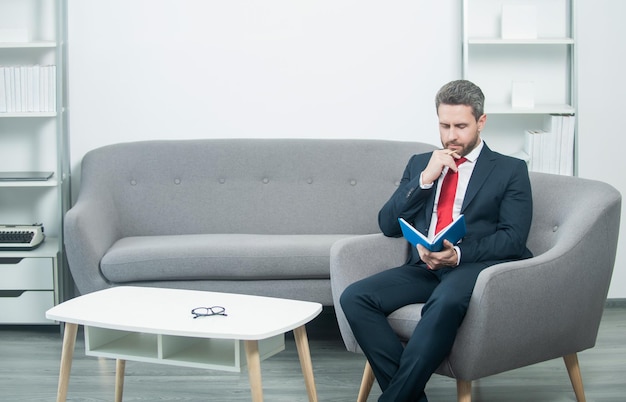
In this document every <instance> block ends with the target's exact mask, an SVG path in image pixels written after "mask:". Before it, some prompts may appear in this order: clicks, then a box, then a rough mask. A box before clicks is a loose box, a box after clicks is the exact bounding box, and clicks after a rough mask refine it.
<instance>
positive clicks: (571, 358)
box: [563, 353, 586, 402]
mask: <svg viewBox="0 0 626 402" xmlns="http://www.w3.org/2000/svg"><path fill="white" fill-rule="evenodd" d="M563 360H564V361H565V367H567V373H568V374H569V379H570V381H571V382H572V386H573V387H574V394H576V400H577V401H578V402H585V401H586V399H585V390H584V388H583V377H582V375H581V374H580V366H579V365H578V355H577V354H576V353H572V354H571V355H567V356H563Z"/></svg>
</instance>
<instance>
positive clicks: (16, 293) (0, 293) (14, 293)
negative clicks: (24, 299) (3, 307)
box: [0, 290, 26, 298]
mask: <svg viewBox="0 0 626 402" xmlns="http://www.w3.org/2000/svg"><path fill="white" fill-rule="evenodd" d="M25 292H26V291H25V290H0V298H3V297H20V296H21V295H23V294H24V293H25Z"/></svg>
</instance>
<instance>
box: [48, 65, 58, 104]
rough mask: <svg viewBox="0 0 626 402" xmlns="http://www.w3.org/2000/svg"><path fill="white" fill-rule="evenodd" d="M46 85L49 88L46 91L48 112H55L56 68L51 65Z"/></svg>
mask: <svg viewBox="0 0 626 402" xmlns="http://www.w3.org/2000/svg"><path fill="white" fill-rule="evenodd" d="M48 74H49V77H48V85H49V86H50V87H49V89H48V111H49V112H56V110H57V109H56V102H57V80H56V78H57V66H55V65H51V66H49V70H48Z"/></svg>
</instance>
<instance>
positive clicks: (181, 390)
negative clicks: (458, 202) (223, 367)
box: [0, 306, 626, 402]
mask: <svg viewBox="0 0 626 402" xmlns="http://www.w3.org/2000/svg"><path fill="white" fill-rule="evenodd" d="M307 331H308V334H309V341H310V347H311V356H312V359H313V368H314V372H315V380H316V385H317V392H318V396H319V399H320V401H333V402H340V401H354V400H356V395H357V391H358V386H359V382H360V378H361V373H362V369H363V364H364V358H363V356H361V355H356V354H353V353H349V352H347V351H346V350H345V349H344V346H343V343H342V342H341V338H340V335H339V331H338V329H337V325H336V322H335V317H334V313H333V311H332V309H325V310H324V312H323V313H322V314H321V315H320V316H319V317H318V318H316V319H315V320H314V321H313V322H311V323H310V324H309V325H308V326H307ZM60 355H61V336H60V333H59V329H58V327H14V326H0V400H1V401H6V402H18V401H47V402H48V401H54V400H55V395H56V388H57V379H58V371H59V358H60ZM579 360H580V365H581V370H582V375H583V381H584V384H585V390H586V394H587V400H588V401H589V402H601V401H602V402H624V401H626V307H624V306H619V307H610V308H607V309H606V310H605V313H604V317H603V321H602V325H601V328H600V333H599V336H598V341H597V344H596V347H595V348H593V349H590V350H587V351H584V352H582V353H580V354H579ZM261 369H262V375H263V389H264V395H265V400H266V401H269V402H272V401H285V402H296V401H306V400H307V399H306V391H305V387H304V381H303V379H302V372H301V370H300V365H299V362H298V356H297V351H296V348H295V344H294V341H293V337H288V338H287V345H286V350H285V351H284V352H282V353H279V354H278V355H276V356H273V357H271V358H270V359H268V360H265V361H263V362H262V363H261ZM114 375H115V362H114V361H113V360H110V359H101V358H94V357H89V356H85V353H84V342H83V339H82V330H81V332H79V336H78V340H77V344H76V351H75V354H74V363H73V366H72V374H71V379H70V385H69V392H68V401H112V400H113V396H114V382H115V379H114ZM427 394H428V396H429V400H430V401H431V402H443V401H455V400H456V386H455V382H454V381H453V380H450V379H448V378H445V377H441V376H437V375H435V376H434V377H433V378H432V379H431V381H430V383H429V385H428V388H427ZM379 395H380V391H379V389H378V387H377V385H374V388H373V390H372V394H371V395H370V399H369V400H370V401H375V400H376V399H377V397H378V396H379ZM124 401H127V402H130V401H155V402H157V401H178V402H180V401H250V391H249V385H248V377H247V374H246V373H245V372H243V373H241V374H239V373H226V372H219V371H208V370H201V369H195V368H184V367H174V366H164V365H155V364H148V363H138V362H131V361H129V362H127V365H126V377H125V388H124ZM473 401H474V402H479V401H482V402H503V401H506V402H529V401H532V402H566V401H574V394H573V392H572V389H571V386H570V382H569V379H568V377H567V371H566V370H565V366H564V364H563V361H562V360H553V361H549V362H546V363H542V364H537V365H534V366H531V367H527V368H523V369H518V370H514V371H511V372H508V373H503V374H499V375H496V376H492V377H488V378H485V379H482V380H480V381H476V382H475V383H474V388H473Z"/></svg>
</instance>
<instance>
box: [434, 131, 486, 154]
mask: <svg viewBox="0 0 626 402" xmlns="http://www.w3.org/2000/svg"><path fill="white" fill-rule="evenodd" d="M478 144H480V132H479V131H476V133H475V135H474V137H473V138H472V140H471V141H470V142H468V143H467V144H459V143H458V142H456V141H449V142H446V143H445V144H442V145H443V147H444V148H445V149H449V148H450V147H451V146H454V147H460V148H461V149H460V150H458V151H457V152H456V153H457V154H458V155H459V156H466V155H467V154H469V153H470V152H472V150H473V149H474V148H476V146H477V145H478Z"/></svg>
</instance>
